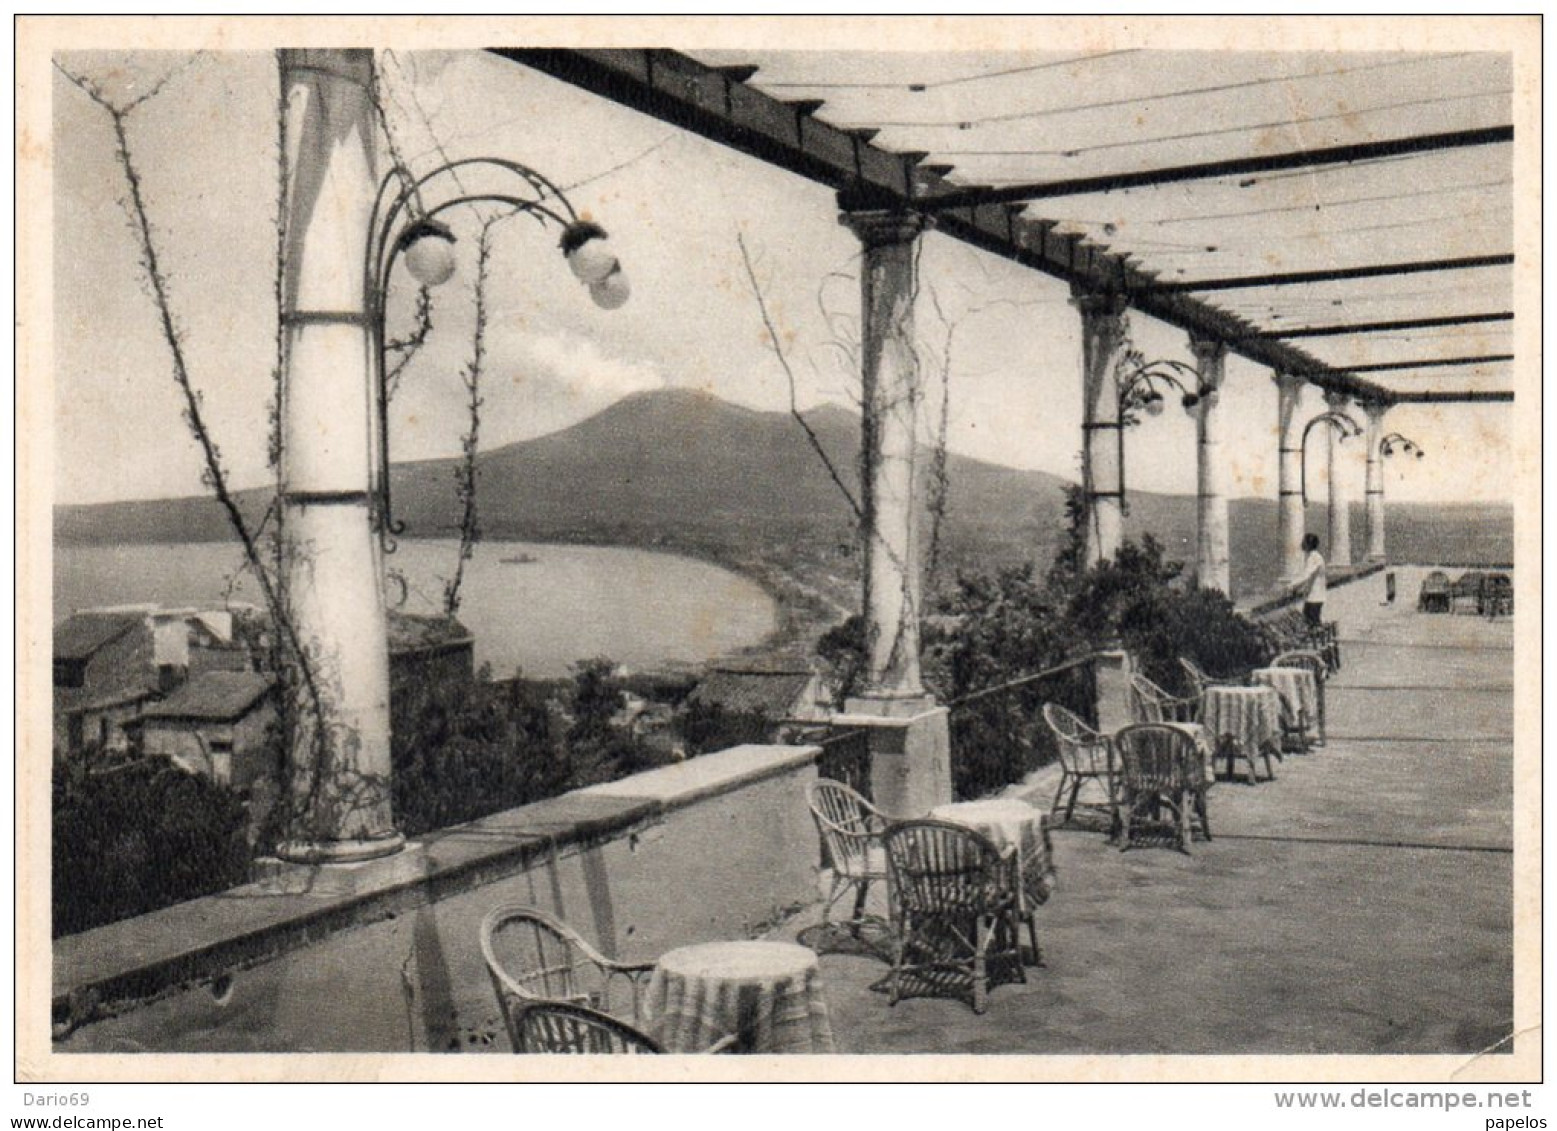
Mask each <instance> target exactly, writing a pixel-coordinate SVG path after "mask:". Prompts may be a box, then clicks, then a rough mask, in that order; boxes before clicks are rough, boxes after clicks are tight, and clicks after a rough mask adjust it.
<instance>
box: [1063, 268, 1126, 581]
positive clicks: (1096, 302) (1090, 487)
mask: <svg viewBox="0 0 1557 1131" xmlns="http://www.w3.org/2000/svg"><path fill="white" fill-rule="evenodd" d="M1071 303H1072V304H1073V305H1074V306H1075V307H1076V309H1077V310H1079V311H1080V312H1081V388H1082V402H1081V411H1082V418H1081V430H1082V431H1081V485H1082V491H1083V492H1084V493H1085V495H1086V505H1087V514H1086V521H1087V541H1086V547H1087V548H1086V564H1087V565H1088V566H1094V565H1096V564H1097V563H1098V562H1100V561H1105V560H1107V559H1109V558H1112V557H1113V556H1114V555H1115V554H1117V553H1118V552H1119V545H1120V543H1121V542H1122V541H1123V540H1124V451H1123V443H1124V436H1123V433H1122V431H1121V426H1120V423H1119V378H1118V374H1117V373H1116V372H1115V368H1116V366H1117V364H1118V361H1119V353H1120V351H1121V350H1122V349H1123V348H1124V342H1125V310H1126V308H1127V303H1126V301H1125V298H1124V296H1123V295H1120V294H1117V293H1115V292H1090V291H1076V290H1073V291H1072V294H1071Z"/></svg>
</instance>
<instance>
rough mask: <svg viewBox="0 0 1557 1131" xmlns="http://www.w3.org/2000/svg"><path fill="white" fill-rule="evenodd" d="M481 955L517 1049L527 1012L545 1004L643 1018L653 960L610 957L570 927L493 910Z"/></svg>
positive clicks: (533, 913) (484, 926) (524, 912)
mask: <svg viewBox="0 0 1557 1131" xmlns="http://www.w3.org/2000/svg"><path fill="white" fill-rule="evenodd" d="M481 956H482V957H483V958H484V959H485V960H486V964H487V973H488V974H489V975H491V978H492V989H493V991H494V992H495V993H496V994H497V1003H498V1008H499V1010H501V1012H502V1015H503V1024H504V1025H505V1026H506V1027H507V1029H508V1039H509V1041H510V1042H512V1044H513V1047H514V1049H515V1050H517V1049H518V1048H519V1047H520V1043H521V1039H522V1035H521V1022H522V1021H523V1020H524V1015H525V1013H526V1012H528V1011H529V1009H530V1008H532V1007H533V1006H535V1005H537V1004H540V1003H542V1002H545V1003H551V1004H555V1003H559V1002H560V1003H562V1004H565V1005H581V1006H587V1007H589V1008H591V1009H595V1010H599V1011H601V1012H604V1013H608V1014H611V1015H614V1016H619V1017H630V1018H631V1019H632V1020H635V1021H636V1020H639V1019H640V1016H641V1014H640V1004H641V996H642V991H643V988H644V986H645V985H646V984H647V982H648V978H649V975H650V974H651V973H652V972H653V970H654V964H653V963H652V962H644V963H637V964H633V963H626V962H616V961H614V960H612V959H610V958H607V957H605V956H604V955H603V954H601V953H600V952H599V951H597V950H596V949H595V948H594V947H592V946H590V945H589V943H587V942H585V941H584V939H583V938H582V937H581V936H580V935H579V933H578V932H577V931H575V930H573V928H571V927H569V926H568V925H567V924H565V923H563V922H561V921H560V920H558V919H555V918H553V917H552V916H550V915H547V914H546V913H545V912H544V911H539V910H537V909H536V908H534V907H522V906H518V905H509V906H504V907H497V908H494V909H493V910H492V911H491V912H490V913H488V915H487V917H486V918H485V919H484V920H482V923H481Z"/></svg>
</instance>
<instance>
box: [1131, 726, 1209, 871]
mask: <svg viewBox="0 0 1557 1131" xmlns="http://www.w3.org/2000/svg"><path fill="white" fill-rule="evenodd" d="M1114 750H1115V752H1116V753H1117V754H1118V756H1119V809H1120V814H1121V817H1122V819H1123V821H1124V832H1123V835H1122V837H1121V840H1122V841H1123V844H1122V845H1121V846H1120V850H1121V851H1124V850H1126V849H1128V848H1130V847H1131V846H1132V845H1133V844H1134V843H1135V841H1136V839H1137V835H1138V834H1139V833H1141V832H1142V831H1143V830H1144V826H1145V825H1146V823H1147V822H1148V821H1151V822H1154V823H1157V824H1161V823H1162V810H1163V809H1164V808H1166V809H1168V810H1169V811H1170V812H1171V827H1172V830H1173V834H1174V838H1175V842H1176V844H1177V846H1178V848H1179V850H1180V851H1182V852H1184V853H1185V854H1188V853H1189V844H1190V840H1191V839H1192V837H1193V834H1194V827H1195V824H1196V823H1197V822H1198V824H1199V827H1200V831H1201V832H1202V833H1203V834H1204V835H1205V838H1206V839H1207V840H1210V839H1211V818H1210V815H1209V813H1208V812H1207V808H1206V791H1207V789H1208V783H1207V781H1206V770H1205V764H1204V762H1203V761H1202V760H1201V755H1200V751H1199V748H1198V747H1196V745H1195V740H1194V739H1193V738H1191V737H1190V736H1189V735H1187V734H1185V733H1184V732H1183V731H1182V730H1179V729H1178V728H1176V727H1171V726H1163V725H1162V724H1160V723H1138V724H1136V725H1135V726H1127V727H1124V728H1123V729H1121V730H1120V731H1119V733H1118V734H1116V735H1114Z"/></svg>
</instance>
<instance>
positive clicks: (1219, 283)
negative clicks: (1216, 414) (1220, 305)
mask: <svg viewBox="0 0 1557 1131" xmlns="http://www.w3.org/2000/svg"><path fill="white" fill-rule="evenodd" d="M1513 262H1514V257H1513V255H1512V254H1503V255H1468V256H1465V257H1463V258H1460V259H1422V260H1417V261H1415V262H1411V263H1375V264H1371V265H1369V266H1366V267H1335V268H1330V269H1328V270H1323V271H1287V272H1285V273H1283V274H1279V275H1235V276H1233V277H1231V278H1226V279H1186V280H1184V281H1183V282H1178V283H1157V284H1156V285H1155V286H1154V287H1153V288H1152V289H1153V290H1157V291H1165V292H1169V293H1172V292H1186V291H1232V290H1248V289H1252V288H1254V287H1292V286H1301V285H1304V284H1308V283H1335V282H1341V281H1344V280H1347V279H1380V278H1384V277H1386V276H1390V275H1423V274H1429V273H1433V272H1438V271H1469V270H1473V269H1475V268H1478V267H1507V266H1508V265H1509V264H1511V263H1513Z"/></svg>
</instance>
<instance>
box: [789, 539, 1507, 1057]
mask: <svg viewBox="0 0 1557 1131" xmlns="http://www.w3.org/2000/svg"><path fill="white" fill-rule="evenodd" d="M1396 572H1397V575H1398V580H1399V594H1400V597H1399V600H1398V601H1397V603H1396V604H1394V605H1392V606H1385V605H1384V604H1383V597H1384V577H1383V575H1382V574H1380V575H1375V576H1373V577H1371V578H1368V579H1366V580H1363V581H1359V582H1356V583H1354V584H1352V585H1348V586H1346V587H1344V588H1341V589H1338V590H1333V591H1332V593H1331V595H1330V604H1329V608H1328V609H1327V610H1326V617H1327V619H1330V618H1334V619H1338V620H1339V621H1340V623H1341V635H1342V639H1343V651H1344V660H1345V667H1344V669H1343V670H1342V671H1341V672H1340V673H1339V674H1338V675H1337V676H1336V677H1334V679H1333V680H1332V681H1331V683H1330V685H1329V699H1328V703H1329V742H1328V744H1327V746H1325V747H1323V748H1320V749H1319V750H1316V751H1315V752H1313V753H1311V754H1307V755H1288V756H1287V758H1286V760H1285V761H1284V762H1283V763H1281V764H1280V765H1278V767H1277V780H1276V781H1274V782H1271V783H1264V784H1261V785H1259V786H1255V787H1249V786H1246V785H1242V784H1239V783H1234V782H1220V783H1218V784H1217V786H1216V787H1215V788H1214V789H1213V790H1212V793H1211V820H1212V830H1213V832H1214V834H1215V840H1214V841H1212V842H1210V843H1202V842H1196V844H1195V846H1194V849H1195V851H1194V855H1193V856H1192V857H1187V856H1184V855H1182V854H1180V853H1178V852H1175V851H1172V850H1170V849H1157V848H1143V849H1139V850H1135V851H1131V852H1129V853H1120V852H1119V851H1118V850H1117V849H1115V848H1112V847H1110V846H1109V845H1108V844H1107V843H1106V842H1105V838H1104V836H1103V835H1102V834H1101V833H1099V832H1094V831H1084V830H1071V829H1057V830H1056V831H1055V833H1054V851H1055V857H1056V862H1057V866H1058V869H1059V888H1058V890H1057V891H1056V893H1055V895H1054V897H1053V898H1052V899H1051V900H1050V901H1049V903H1048V904H1046V905H1045V906H1044V908H1043V909H1042V911H1041V912H1040V916H1039V931H1040V942H1041V943H1042V945H1043V949H1044V958H1045V966H1044V967H1043V968H1041V969H1037V970H1031V969H1030V970H1029V971H1028V981H1027V984H1025V985H1006V986H1000V987H998V988H996V989H995V990H993V991H992V993H991V995H990V999H989V1010H988V1012H987V1013H986V1014H984V1015H983V1016H976V1015H974V1013H973V1012H972V1010H971V1009H970V1008H969V1006H968V1005H967V1004H966V1002H964V1001H958V1000H953V999H935V998H919V999H910V1000H905V1001H903V1002H901V1003H899V1004H898V1005H897V1006H895V1007H889V1006H888V1004H887V998H886V996H885V994H883V993H880V992H878V991H874V990H872V989H871V988H870V987H871V986H872V984H873V983H876V982H878V981H879V980H880V978H881V977H882V975H883V974H884V973H885V970H886V967H885V965H884V964H883V963H882V962H881V961H880V960H878V959H875V958H872V957H866V956H860V955H847V954H824V956H823V957H822V960H821V965H822V975H823V979H824V982H825V984H826V991H827V995H828V1000H829V1002H830V1005H831V1011H832V1018H833V1025H834V1030H835V1034H836V1037H837V1040H838V1046H839V1051H840V1052H847V1053H1028V1054H1035V1053H1049V1054H1065V1053H1076V1054H1088V1053H1090V1054H1128V1053H1178V1054H1213V1053H1220V1054H1257V1053H1328V1054H1382V1053H1474V1052H1477V1051H1479V1050H1482V1049H1486V1048H1488V1047H1489V1046H1492V1045H1495V1044H1497V1043H1498V1042H1499V1041H1501V1040H1503V1039H1504V1038H1505V1037H1506V1036H1507V1035H1508V1034H1509V1032H1510V1029H1511V1023H1512V1017H1513V852H1512V845H1513V821H1512V801H1513V673H1514V660H1513V629H1512V625H1511V623H1510V622H1509V621H1506V620H1505V621H1499V622H1490V621H1487V620H1484V619H1482V618H1479V617H1474V616H1465V615H1461V616H1454V617H1450V616H1443V615H1431V616H1429V615H1423V614H1418V613H1417V612H1416V611H1415V599H1416V591H1417V586H1418V584H1419V581H1420V576H1421V571H1412V570H1408V569H1400V570H1397V571H1396ZM1057 780H1058V779H1057V774H1056V773H1055V771H1053V770H1052V769H1050V770H1047V771H1040V773H1039V774H1037V775H1035V776H1034V778H1033V779H1031V780H1030V781H1028V782H1026V783H1024V784H1023V785H1022V786H1020V787H1017V788H1016V789H1015V790H1013V792H1018V793H1020V794H1022V795H1024V796H1028V797H1030V798H1031V799H1032V800H1034V801H1035V802H1037V803H1040V804H1045V805H1046V804H1047V802H1048V800H1049V798H1050V797H1051V796H1052V792H1053V788H1054V783H1055V782H1056V781H1057ZM874 898H875V897H873V902H874ZM839 907H840V911H841V912H843V911H846V904H845V902H844V901H840V905H839ZM818 913H819V908H817V907H813V908H808V909H806V910H805V911H804V912H802V913H801V914H800V915H799V916H797V917H796V918H794V919H791V920H790V921H788V922H787V923H785V924H784V925H783V926H781V927H780V928H778V929H776V930H775V931H774V932H773V933H772V934H771V936H770V937H773V938H786V939H793V938H796V937H797V935H799V934H800V933H801V932H802V931H804V930H805V929H806V928H807V927H810V926H812V925H814V924H815V923H816V921H817V917H818Z"/></svg>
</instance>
